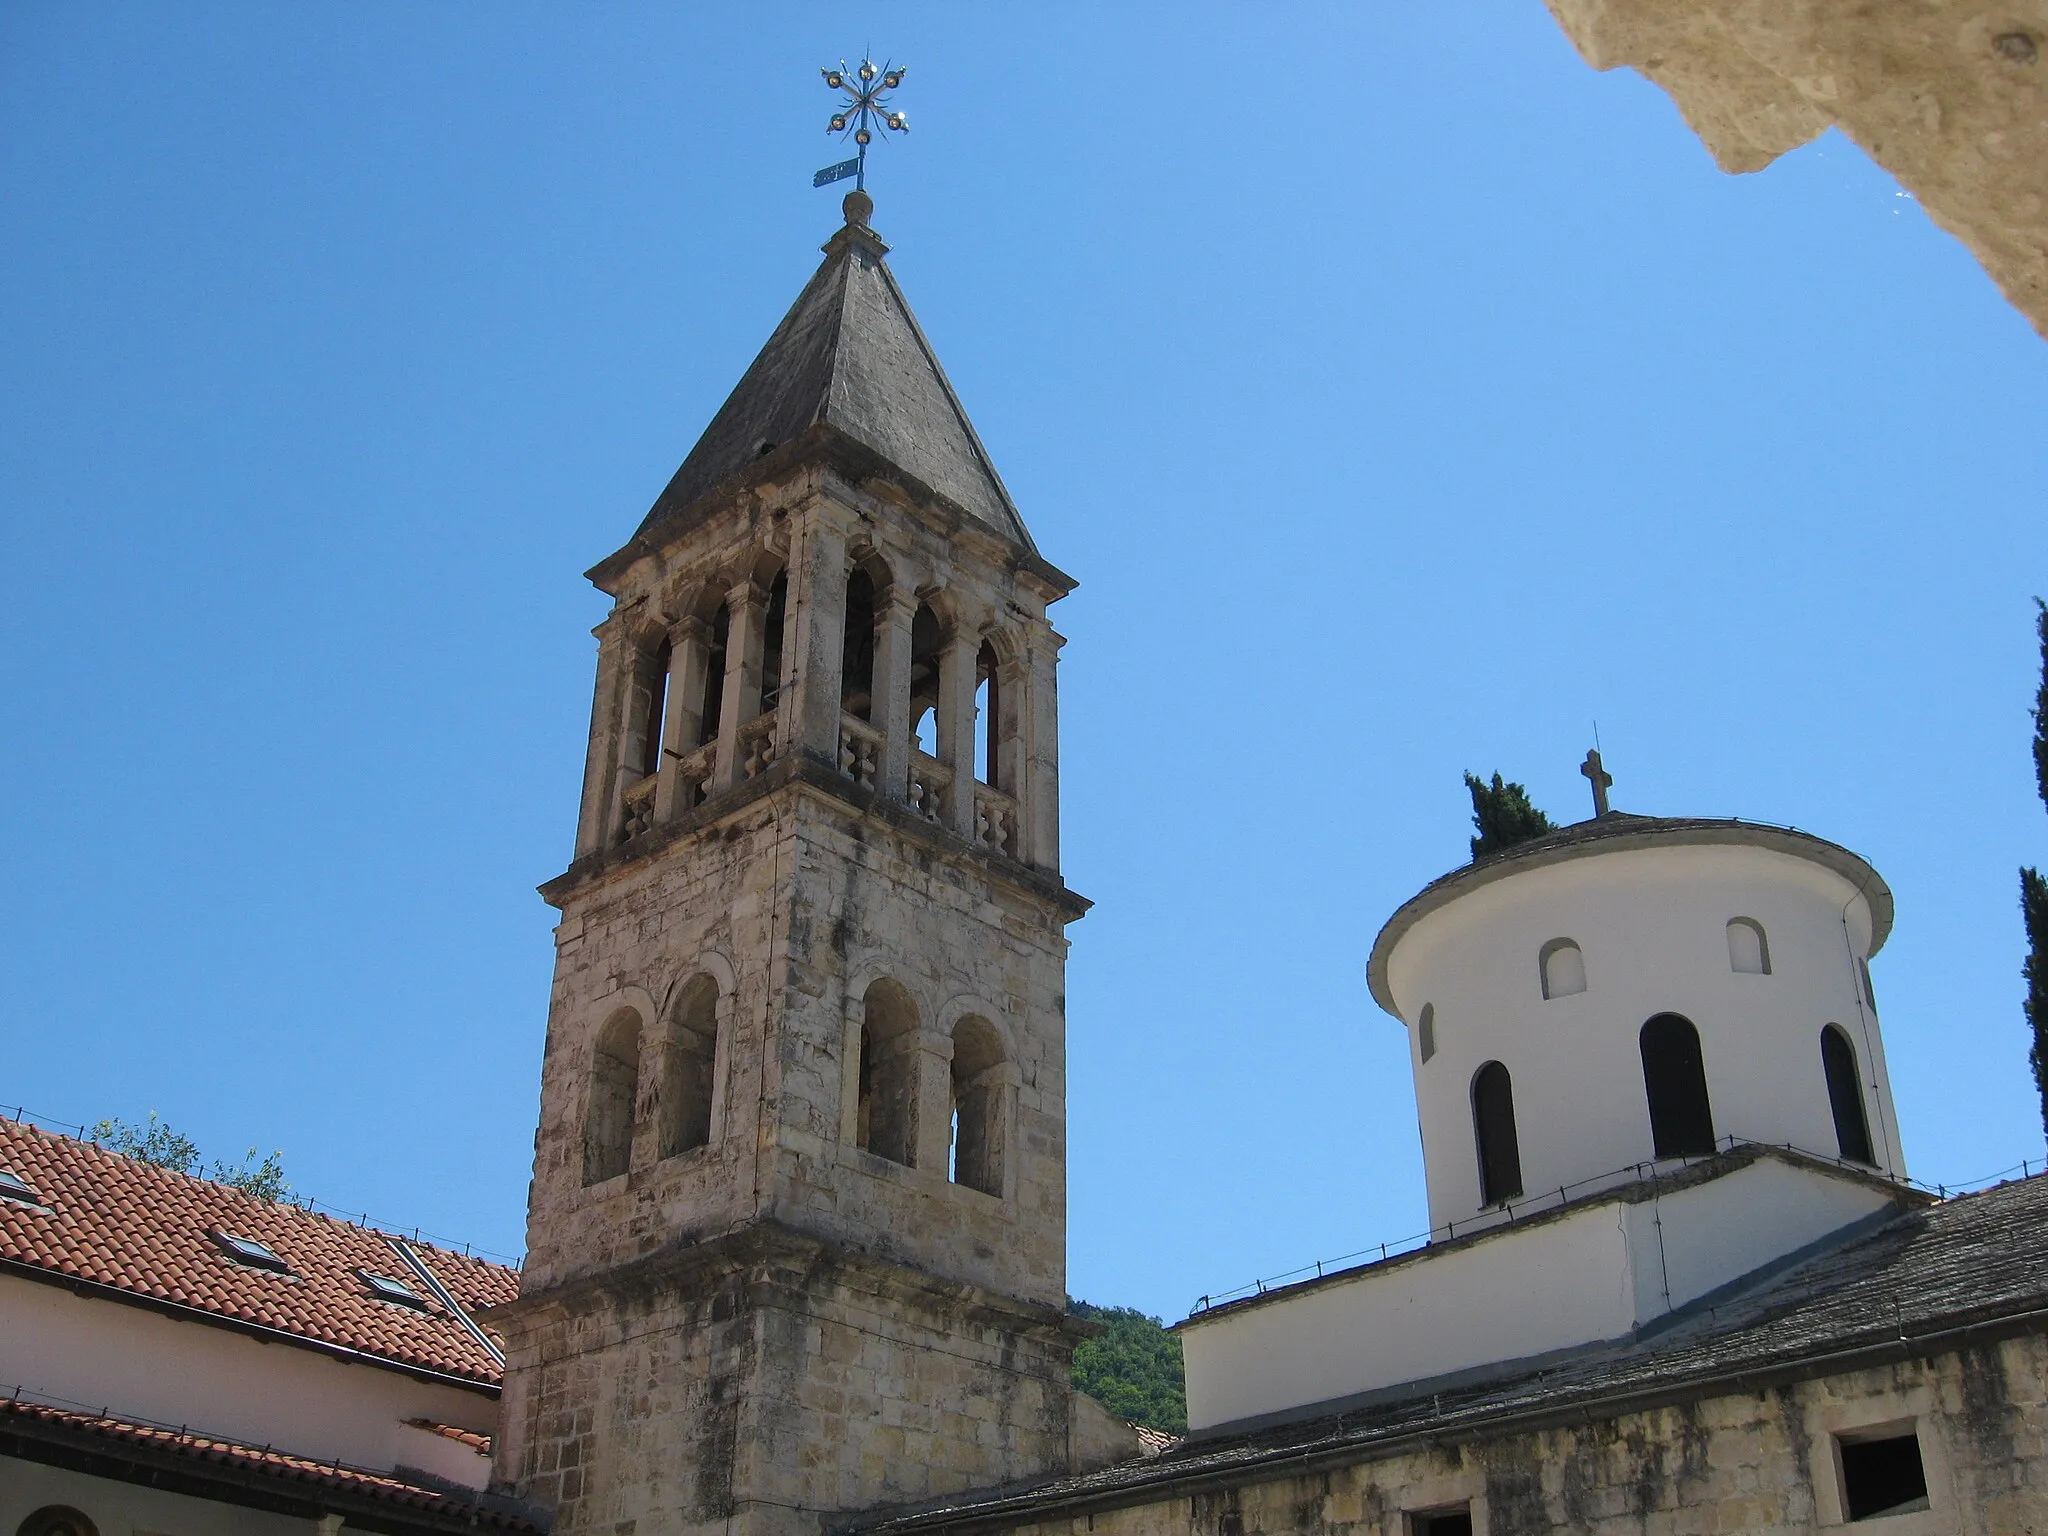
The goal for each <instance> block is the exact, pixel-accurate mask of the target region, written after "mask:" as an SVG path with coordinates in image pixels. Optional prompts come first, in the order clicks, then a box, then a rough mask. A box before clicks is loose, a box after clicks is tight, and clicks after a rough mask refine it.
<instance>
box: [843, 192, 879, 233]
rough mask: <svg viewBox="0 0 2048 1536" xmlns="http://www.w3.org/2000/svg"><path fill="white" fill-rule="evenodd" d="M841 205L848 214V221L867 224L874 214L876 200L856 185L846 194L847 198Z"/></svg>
mask: <svg viewBox="0 0 2048 1536" xmlns="http://www.w3.org/2000/svg"><path fill="white" fill-rule="evenodd" d="M839 206H840V208H841V209H842V210H843V211H844V212H845V214H846V222H847V223H849V224H859V225H863V226H865V225H866V223H867V221H868V219H869V218H870V217H872V216H873V214H874V211H875V200H874V199H873V198H872V197H869V196H868V195H867V193H865V192H863V191H861V190H860V189H859V188H858V187H856V188H854V190H853V191H851V192H849V193H847V194H846V200H845V201H844V202H842V203H841V204H840V205H839Z"/></svg>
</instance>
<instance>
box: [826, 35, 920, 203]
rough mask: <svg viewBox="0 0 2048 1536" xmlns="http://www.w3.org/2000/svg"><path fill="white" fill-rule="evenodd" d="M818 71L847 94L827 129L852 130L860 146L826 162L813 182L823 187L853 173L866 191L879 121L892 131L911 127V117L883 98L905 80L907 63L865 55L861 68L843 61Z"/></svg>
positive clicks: (842, 132) (859, 187)
mask: <svg viewBox="0 0 2048 1536" xmlns="http://www.w3.org/2000/svg"><path fill="white" fill-rule="evenodd" d="M818 73H819V74H821V75H823V76H824V77H825V84H827V85H828V86H830V87H831V88H832V89H833V90H835V91H843V92H844V93H845V96H846V99H845V100H844V101H842V102H841V103H840V104H839V110H838V111H836V112H834V113H833V114H832V120H831V121H830V122H828V123H827V124H826V125H825V131H826V132H827V133H836V134H838V135H840V136H841V137H842V138H843V137H845V136H846V135H847V134H849V133H851V134H852V135H853V142H854V143H855V144H856V145H858V146H859V150H858V152H857V153H856V154H855V155H854V157H853V158H852V159H851V160H845V161H841V162H840V163H839V164H838V165H828V166H826V167H825V169H824V170H822V171H820V172H818V174H817V175H816V176H814V177H812V178H811V184H812V185H813V186H819V187H822V186H824V185H825V184H826V183H827V182H832V181H838V180H840V179H842V178H843V177H846V176H852V177H855V178H856V180H855V181H854V188H855V190H856V191H861V192H865V191H866V190H867V186H868V145H870V144H872V143H873V142H874V140H875V125H876V124H877V123H879V124H881V125H882V126H883V127H884V128H887V129H888V130H889V131H890V132H892V133H908V132H909V131H910V119H909V117H908V116H906V115H905V114H904V113H901V112H898V111H897V110H896V109H895V108H894V107H891V106H888V105H886V104H885V103H884V100H883V98H885V97H886V96H887V95H888V94H889V92H891V91H893V90H895V89H896V87H897V86H899V85H901V84H902V83H903V75H904V70H903V67H902V66H901V65H898V64H881V65H877V64H876V63H875V61H874V60H873V59H862V60H861V61H860V68H859V69H848V68H847V67H846V65H845V63H844V62H843V61H842V62H841V64H840V66H839V67H838V68H837V69H820V70H819V71H818Z"/></svg>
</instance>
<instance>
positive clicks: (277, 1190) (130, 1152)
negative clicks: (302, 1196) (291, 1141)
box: [92, 1109, 292, 1204]
mask: <svg viewBox="0 0 2048 1536" xmlns="http://www.w3.org/2000/svg"><path fill="white" fill-rule="evenodd" d="M92 1139H93V1140H94V1141H96V1142H98V1143H99V1144H100V1145H101V1146H103V1147H105V1148H107V1149H108V1150H109V1151H112V1152H118V1153H120V1154H121V1155H122V1156H123V1157H132V1158H134V1159H135V1160H136V1161H137V1162H143V1163H148V1164H150V1165H151V1166H153V1167H157V1168H169V1169H171V1170H173V1171H174V1172H177V1173H191V1174H198V1175H199V1176H200V1177H202V1178H207V1179H211V1180H212V1181H213V1182H214V1183H216V1184H225V1185H227V1186H228V1187H229V1188H230V1189H239V1190H240V1191H241V1192H242V1193H243V1194H245V1195H248V1196H251V1197H252V1198H254V1199H257V1200H268V1201H270V1202H272V1203H273V1204H274V1203H275V1202H277V1201H279V1200H284V1199H288V1198H290V1196H291V1192H292V1190H291V1186H290V1185H289V1184H287V1183H285V1181H284V1154H283V1153H282V1152H273V1153H271V1154H270V1156H268V1157H266V1158H264V1159H263V1161H262V1162H260V1163H259V1162H257V1161H256V1149H255V1148H254V1147H251V1148H250V1149H249V1151H248V1153H247V1154H246V1155H245V1156H244V1157H243V1158H242V1161H241V1165H240V1166H239V1167H237V1166H236V1165H235V1164H233V1163H223V1162H221V1161H220V1160H219V1159H215V1160H214V1162H213V1163H212V1165H211V1166H210V1167H207V1168H206V1169H205V1170H204V1171H203V1172H202V1170H201V1168H200V1159H199V1143H197V1142H196V1141H194V1140H193V1139H192V1138H191V1137H190V1136H187V1135H185V1134H184V1132H182V1131H177V1130H173V1129H172V1128H171V1127H170V1126H169V1125H167V1124H165V1123H164V1121H162V1120H160V1119H159V1118H157V1112H156V1111H155V1110H153V1109H152V1110H151V1111H150V1112H149V1119H148V1120H147V1121H145V1122H144V1123H143V1124H141V1125H130V1124H129V1123H128V1122H127V1121H125V1120H119V1119H114V1120H102V1121H101V1122H100V1123H99V1124H98V1125H96V1126H94V1127H93V1128H92Z"/></svg>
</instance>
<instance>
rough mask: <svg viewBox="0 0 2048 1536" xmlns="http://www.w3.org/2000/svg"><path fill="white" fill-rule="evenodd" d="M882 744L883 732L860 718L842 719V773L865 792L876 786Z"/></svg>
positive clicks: (845, 717) (856, 716)
mask: <svg viewBox="0 0 2048 1536" xmlns="http://www.w3.org/2000/svg"><path fill="white" fill-rule="evenodd" d="M882 745H883V743H882V733H881V732H880V731H878V730H876V729H875V728H874V727H873V726H872V725H869V724H868V723H867V721H865V720H863V719H861V718H860V717H859V716H858V715H846V714H842V715H841V716H840V717H839V771H840V772H841V773H843V774H845V775H846V776H847V777H848V778H849V779H852V780H853V781H854V783H856V784H858V785H860V786H861V788H863V789H873V788H874V787H875V774H876V773H877V771H878V768H879V765H880V763H881V760H882Z"/></svg>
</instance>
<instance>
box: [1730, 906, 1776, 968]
mask: <svg viewBox="0 0 2048 1536" xmlns="http://www.w3.org/2000/svg"><path fill="white" fill-rule="evenodd" d="M1728 969H1729V970H1731V971H1735V972H1738V973H1739V974H1741V975H1744V976H1768V975H1770V974H1771V941H1770V940H1769V939H1767V938H1765V937H1764V925H1763V924H1762V923H1760V922H1758V921H1757V920H1756V919H1755V918H1753V917H1731V918H1729V919H1728Z"/></svg>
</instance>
